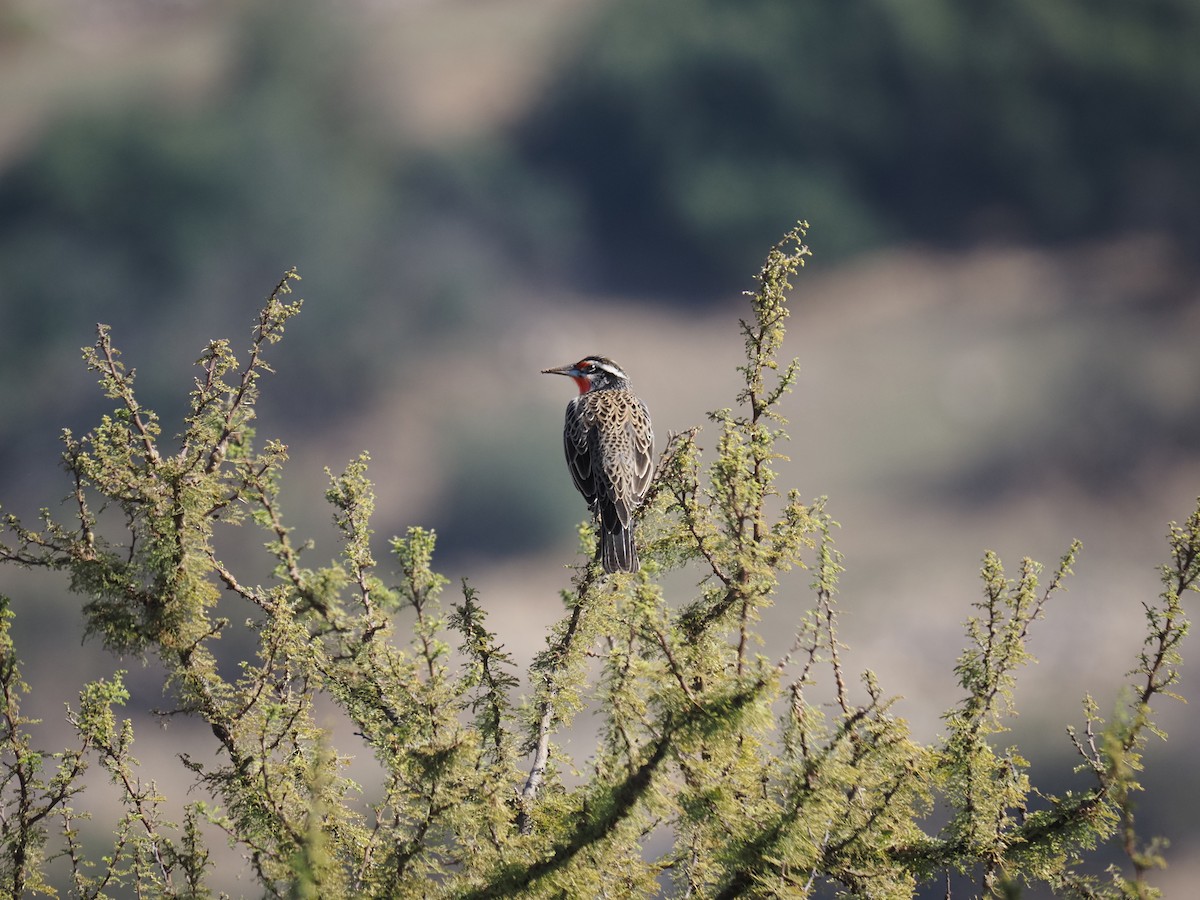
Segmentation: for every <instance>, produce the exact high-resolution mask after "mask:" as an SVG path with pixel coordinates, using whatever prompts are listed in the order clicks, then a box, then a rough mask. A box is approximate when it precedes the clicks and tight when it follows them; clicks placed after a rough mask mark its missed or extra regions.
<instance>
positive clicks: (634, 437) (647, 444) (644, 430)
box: [627, 400, 654, 506]
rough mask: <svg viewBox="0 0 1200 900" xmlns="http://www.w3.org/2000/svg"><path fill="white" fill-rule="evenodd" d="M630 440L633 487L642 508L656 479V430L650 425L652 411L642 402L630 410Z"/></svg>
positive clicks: (635, 404)
mask: <svg viewBox="0 0 1200 900" xmlns="http://www.w3.org/2000/svg"><path fill="white" fill-rule="evenodd" d="M627 427H628V428H629V440H630V445H631V449H632V451H633V454H632V460H633V465H632V468H631V474H632V479H631V487H632V488H633V496H634V497H636V498H637V501H636V502H637V505H638V506H641V504H642V500H643V499H644V498H645V496H646V491H648V490H649V489H650V481H651V479H653V478H654V429H653V428H652V427H651V425H650V411H649V410H648V409H646V404H645V403H643V402H642V401H641V400H635V402H634V404H633V409H631V410H630V424H629V425H628V426H627Z"/></svg>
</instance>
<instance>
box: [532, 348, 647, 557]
mask: <svg viewBox="0 0 1200 900" xmlns="http://www.w3.org/2000/svg"><path fill="white" fill-rule="evenodd" d="M542 372H543V374H546V375H567V376H569V377H571V378H574V379H575V383H576V384H577V385H578V386H579V396H578V397H576V398H575V399H574V400H572V401H571V402H570V403H568V404H567V418H566V423H565V424H564V426H563V448H564V449H565V450H566V453H567V468H569V469H570V470H571V478H572V480H573V481H574V482H575V487H576V488H578V489H579V493H581V494H583V497H584V499H585V500H587V504H588V509H589V510H591V512H592V514H593V515H594V516H596V518H597V519H598V520H599V522H600V559H601V561H602V562H603V563H604V571H606V572H636V571H637V570H638V565H639V564H638V556H637V547H636V546H635V545H634V543H633V514H634V513H635V512H636V511H637V508H638V507H639V506H641V505H642V500H644V499H645V497H646V491H647V489H648V488H649V487H650V479H651V477H652V476H653V475H654V431H653V429H652V428H651V427H650V413H649V411H648V410H647V409H646V404H645V403H643V402H642V401H641V400H639V399H638V397H637V395H636V394H634V392H633V391H632V390H630V388H629V376H628V375H626V374H625V373H624V371H622V370H621V367H620V366H618V365H617V364H616V363H615V362H613V361H612V360H611V359H605V358H604V357H603V356H585V357H584V358H583V359H581V360H580V361H579V362H577V363H574V364H573V365H569V366H561V367H560V368H557V369H543V370H542Z"/></svg>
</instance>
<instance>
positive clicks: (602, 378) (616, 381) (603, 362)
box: [542, 356, 629, 394]
mask: <svg viewBox="0 0 1200 900" xmlns="http://www.w3.org/2000/svg"><path fill="white" fill-rule="evenodd" d="M542 374H543V375H566V376H568V377H570V378H574V379H575V383H576V384H577V385H579V393H581V394H586V393H587V392H588V391H599V390H603V389H604V388H615V387H624V386H625V385H626V384H628V383H629V376H628V375H626V374H625V372H624V370H622V369H621V367H620V366H618V365H617V364H616V363H615V362H613V361H612V360H611V359H607V358H606V357H603V356H585V357H584V358H583V359H581V360H580V361H579V362H577V363H572V364H571V365H569V366H559V367H558V368H557V369H542Z"/></svg>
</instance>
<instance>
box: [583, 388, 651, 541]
mask: <svg viewBox="0 0 1200 900" xmlns="http://www.w3.org/2000/svg"><path fill="white" fill-rule="evenodd" d="M600 415H601V416H602V417H603V419H604V421H603V422H602V423H600V428H598V429H597V431H598V433H599V437H600V438H601V439H602V440H599V441H598V446H597V453H598V455H599V459H600V465H601V466H602V467H603V472H604V477H603V478H601V479H598V481H599V483H598V484H597V485H596V488H597V490H598V491H602V492H603V493H604V499H606V500H608V501H609V502H610V503H611V504H612V506H613V507H614V509H615V511H616V514H617V517H618V518H619V519H620V521H621V524H622V525H623V526H625V527H628V526H629V523H630V522H631V521H632V519H633V514H634V512H635V511H636V510H637V508H638V507H639V506H640V505H641V503H642V499H643V498H644V497H645V496H646V490H647V489H648V488H649V486H650V478H651V476H652V475H653V472H654V433H653V431H652V430H651V428H650V415H649V413H647V411H646V406H645V404H643V403H642V401H640V400H639V399H638V398H637V397H635V396H634V395H633V394H631V393H628V392H624V393H621V394H617V393H616V392H614V393H613V395H612V396H610V397H609V398H608V402H607V403H606V404H605V405H604V407H603V410H602V411H601V413H600Z"/></svg>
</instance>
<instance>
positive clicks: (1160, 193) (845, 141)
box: [517, 0, 1200, 296]
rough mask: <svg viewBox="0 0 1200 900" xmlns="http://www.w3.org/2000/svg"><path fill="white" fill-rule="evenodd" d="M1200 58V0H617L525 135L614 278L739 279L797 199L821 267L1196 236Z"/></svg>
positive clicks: (598, 271)
mask: <svg viewBox="0 0 1200 900" xmlns="http://www.w3.org/2000/svg"><path fill="white" fill-rule="evenodd" d="M1197 46H1200V4H1196V3H1195V2H1194V0H1147V2H1139V3H1135V4H1130V3H1122V2H1116V0H1056V2H1054V3H1044V2H1041V0H979V2H972V3H961V2H956V0H904V2H897V0H866V2H862V3H778V2H773V0H739V2H729V0H657V2H653V3H650V2H645V0H617V2H614V3H611V4H606V5H605V7H604V13H603V15H602V16H601V17H600V20H599V22H598V23H597V27H596V28H595V29H594V30H593V31H592V33H591V34H590V37H589V39H588V41H587V43H586V45H585V46H584V47H583V48H582V49H581V50H580V52H578V53H577V54H576V55H574V56H572V57H571V58H570V59H569V60H568V62H567V64H566V65H564V66H562V67H561V69H560V70H559V72H558V73H557V75H558V77H557V78H555V79H554V89H553V90H552V91H551V92H550V93H549V94H548V95H547V96H546V97H545V99H544V100H543V102H542V104H541V106H540V107H539V109H538V110H537V111H536V112H535V113H534V114H533V115H531V116H530V117H529V119H528V120H527V121H526V122H525V123H524V124H523V126H522V127H521V128H520V129H519V132H518V135H517V140H518V143H519V144H520V146H521V147H522V152H523V154H524V156H525V158H526V159H528V160H529V162H530V164H531V165H534V166H536V167H537V168H538V169H539V170H544V171H545V172H547V173H551V174H552V175H553V177H555V178H557V180H558V182H559V184H560V185H561V186H562V190H564V191H567V192H569V193H571V194H572V195H574V196H576V197H577V200H578V205H579V209H580V211H581V220H582V221H584V222H585V223H586V224H587V226H588V227H589V229H590V235H591V238H592V241H593V242H594V255H593V257H592V258H591V259H592V272H593V276H594V277H596V278H607V279H611V280H613V281H616V282H618V283H629V282H634V283H637V284H639V285H641V286H644V287H649V288H653V289H655V290H672V291H680V292H684V293H689V294H695V293H696V292H698V291H704V295H707V296H713V295H714V294H715V293H719V292H723V291H724V290H725V289H726V288H728V287H730V286H734V285H737V286H740V285H741V283H742V282H741V279H742V277H743V274H744V272H745V270H746V264H745V260H746V258H747V255H748V253H749V252H750V248H753V247H755V246H761V245H762V244H763V243H764V242H766V241H768V240H770V238H771V236H772V235H774V234H776V233H778V232H779V231H780V230H782V229H783V228H785V227H787V225H788V224H789V223H790V222H791V221H792V220H793V219H794V218H795V216H796V211H797V210H803V211H804V214H805V216H806V217H807V218H809V219H810V220H811V221H813V222H814V223H817V224H819V227H820V233H821V236H822V239H821V247H820V248H819V249H820V250H821V252H822V254H823V256H824V258H829V256H830V255H833V254H847V253H851V252H854V251H858V250H861V249H864V248H867V247H871V246H877V245H879V244H880V243H881V242H894V241H909V240H917V241H927V242H935V243H940V244H945V245H950V246H961V245H963V244H965V243H967V242H969V241H971V240H974V239H978V238H992V237H1003V238H1021V239H1025V240H1033V241H1047V240H1064V239H1077V238H1080V237H1084V236H1092V235H1105V234H1111V233H1119V232H1121V231H1124V230H1136V229H1163V230H1170V231H1175V232H1178V233H1180V234H1182V235H1183V236H1185V237H1186V238H1187V239H1189V240H1195V239H1196V238H1197V237H1200V213H1198V212H1197V210H1200V169H1197V167H1196V165H1195V160H1196V159H1197V158H1200V116H1197V115H1196V110H1197V109H1200V54H1197V53H1196V47H1197ZM600 260H603V265H602V266H601V264H600V262H599V261H600ZM602 273H603V274H602ZM681 273H687V274H686V276H685V277H683V278H681ZM714 285H715V287H714Z"/></svg>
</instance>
